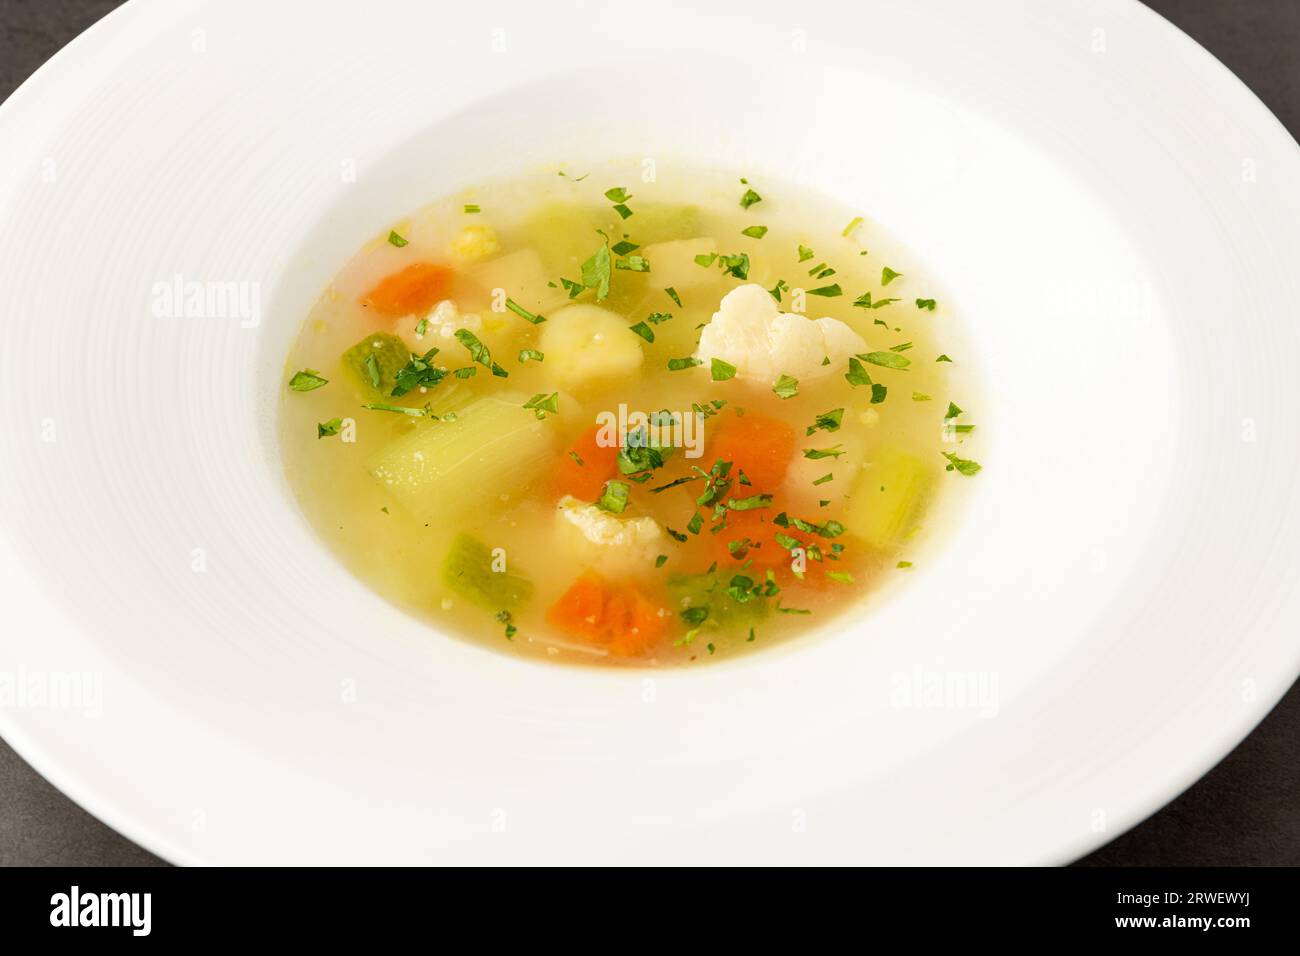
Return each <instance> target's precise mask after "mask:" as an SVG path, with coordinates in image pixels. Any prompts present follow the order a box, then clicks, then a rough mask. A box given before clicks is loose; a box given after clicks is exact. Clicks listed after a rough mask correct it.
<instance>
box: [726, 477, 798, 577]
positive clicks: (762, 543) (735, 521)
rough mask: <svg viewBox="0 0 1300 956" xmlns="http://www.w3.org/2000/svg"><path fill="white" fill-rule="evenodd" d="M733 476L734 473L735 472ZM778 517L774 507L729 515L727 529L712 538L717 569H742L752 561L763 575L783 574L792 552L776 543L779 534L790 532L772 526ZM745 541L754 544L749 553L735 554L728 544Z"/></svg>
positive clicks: (751, 545) (734, 512) (732, 512)
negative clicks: (739, 566) (776, 572)
mask: <svg viewBox="0 0 1300 956" xmlns="http://www.w3.org/2000/svg"><path fill="white" fill-rule="evenodd" d="M732 473H733V474H734V473H735V471H734V469H733V471H732ZM746 474H749V472H746ZM751 480H753V479H752V478H751ZM741 488H742V489H743V488H744V486H743V485H742V486H741ZM740 497H744V495H743V494H742V495H740ZM779 513H780V509H779V508H777V507H775V506H773V507H770V508H756V509H754V510H752V511H731V512H728V514H727V526H726V527H725V528H723V529H722V530H721V531H719V532H718V533H717V534H715V535H713V555H714V558H716V559H717V562H718V566H719V567H723V568H725V567H728V566H729V565H732V564H735V565H740V564H743V563H744V562H746V561H749V560H750V559H751V558H752V559H753V562H754V563H753V565H752V567H754V568H756V569H758V570H760V571H766V570H767V569H769V568H771V569H773V570H780V568H781V567H783V566H784V567H786V568H788V567H789V565H790V552H789V551H787V550H786V549H785V548H783V547H781V546H780V545H779V544H777V543H776V537H775V536H776V534H777V533H778V532H782V533H788V532H789V529H788V528H780V527H777V526H776V525H775V524H773V523H772V519H773V518H775V517H776V516H777V514H779ZM744 538H749V540H750V542H751V543H750V546H749V549H748V550H747V551H745V552H743V553H741V554H732V552H731V549H730V548H729V547H728V544H729V543H730V542H732V541H740V540H742V539H744Z"/></svg>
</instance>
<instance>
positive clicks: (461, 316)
mask: <svg viewBox="0 0 1300 956" xmlns="http://www.w3.org/2000/svg"><path fill="white" fill-rule="evenodd" d="M424 320H425V321H426V322H428V323H429V324H428V325H427V326H426V327H425V330H424V334H423V335H420V334H419V333H418V332H417V333H416V335H415V337H416V338H417V339H425V338H433V339H439V340H441V339H451V338H452V337H453V336H455V334H456V330H457V329H469V331H471V332H473V333H474V334H475V335H478V334H479V333H480V332H482V331H483V320H482V319H481V318H479V317H478V316H477V315H475V314H474V313H472V312H470V313H462V312H461V311H460V309H459V308H457V307H456V303H455V302H453V301H451V299H443V300H442V301H441V302H439V303H438V304H437V305H435V306H434V307H433V308H432V309H431V310H430V311H429V314H428V315H426V316H425V317H424ZM416 328H419V323H417V324H416Z"/></svg>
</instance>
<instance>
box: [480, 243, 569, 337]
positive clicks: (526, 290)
mask: <svg viewBox="0 0 1300 956" xmlns="http://www.w3.org/2000/svg"><path fill="white" fill-rule="evenodd" d="M592 235H593V237H594V236H595V233H592ZM467 274H468V276H469V278H470V280H471V281H472V282H474V283H475V284H476V285H478V286H480V287H481V288H483V289H484V290H485V291H487V292H488V293H491V292H492V291H493V290H494V289H501V290H503V291H504V293H505V295H506V296H508V297H509V298H510V299H511V300H512V301H514V302H515V303H517V304H518V305H520V306H522V307H523V308H524V309H526V310H527V311H529V312H533V313H537V314H541V315H545V316H547V317H548V318H549V316H550V313H551V312H552V310H554V309H558V308H561V307H562V306H564V305H566V304H567V303H568V301H569V296H568V293H566V292H565V291H564V289H563V288H559V287H558V286H557V287H556V288H552V287H551V286H550V285H549V283H550V282H551V281H552V280H553V279H554V276H551V275H548V274H547V272H546V269H545V268H544V267H543V266H542V258H541V256H539V255H538V254H537V252H536V251H535V250H533V249H520V250H519V251H518V252H511V253H507V254H506V255H504V256H497V257H496V258H495V259H489V260H488V261H486V262H481V263H478V264H477V265H474V266H472V267H471V268H470V269H469V270H468V272H467ZM507 318H509V319H512V320H513V321H514V322H515V323H517V324H519V325H523V324H524V323H523V320H522V319H516V318H515V317H514V316H513V315H511V316H507Z"/></svg>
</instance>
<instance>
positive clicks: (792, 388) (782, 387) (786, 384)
mask: <svg viewBox="0 0 1300 956" xmlns="http://www.w3.org/2000/svg"><path fill="white" fill-rule="evenodd" d="M772 391H773V392H775V393H776V397H777V398H794V397H795V396H796V395H798V394H799V380H798V379H797V378H792V377H791V376H789V375H784V374H783V375H782V376H781V377H780V378H778V379H777V380H776V383H775V384H774V385H773V386H772Z"/></svg>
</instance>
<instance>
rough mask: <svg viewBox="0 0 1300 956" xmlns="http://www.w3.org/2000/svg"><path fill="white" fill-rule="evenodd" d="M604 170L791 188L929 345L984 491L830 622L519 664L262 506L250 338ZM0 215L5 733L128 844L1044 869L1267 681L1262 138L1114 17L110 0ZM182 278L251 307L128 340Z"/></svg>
mask: <svg viewBox="0 0 1300 956" xmlns="http://www.w3.org/2000/svg"><path fill="white" fill-rule="evenodd" d="M620 156H626V157H634V158H637V157H655V158H658V159H659V160H660V161H663V162H671V161H672V160H673V158H675V157H680V158H685V159H689V160H691V161H693V162H696V163H704V164H707V165H710V166H720V167H723V168H731V169H735V170H737V171H739V172H741V173H743V174H746V175H749V176H751V177H769V178H773V179H781V180H786V181H794V182H797V183H800V184H806V185H808V186H812V187H814V188H817V189H820V190H821V191H823V192H827V193H830V194H832V195H834V196H835V197H837V198H838V199H840V200H842V201H843V202H845V203H847V204H850V205H853V206H854V207H856V208H859V209H861V210H862V212H863V213H864V214H865V215H867V216H869V217H871V218H872V219H874V220H876V221H878V222H880V223H881V224H882V225H884V226H885V227H886V228H887V229H888V230H890V231H892V232H893V234H894V235H896V236H898V237H899V238H900V239H901V240H902V241H903V242H905V243H906V244H908V245H909V246H910V247H911V248H912V249H913V250H915V252H916V253H917V254H918V255H919V257H920V258H921V259H922V260H923V261H924V262H926V263H927V264H928V266H929V267H930V268H931V269H932V271H933V275H934V276H935V277H936V278H937V279H938V280H939V281H941V282H942V283H943V285H944V287H945V288H946V289H947V290H949V294H950V296H951V300H952V304H953V305H954V306H955V307H956V308H957V309H958V310H959V313H960V315H961V316H962V317H963V321H964V324H965V327H966V330H967V333H968V337H969V343H968V345H967V349H968V353H967V354H968V355H969V356H970V358H971V359H972V360H973V361H975V362H976V363H977V364H978V365H979V367H980V368H981V371H982V375H983V378H984V386H985V387H984V391H985V396H986V397H985V402H986V405H987V407H984V408H981V409H979V410H978V411H979V416H978V417H979V422H980V426H981V430H982V431H983V432H984V433H985V436H986V438H985V441H986V445H985V449H986V450H985V452H984V454H983V459H982V460H983V461H984V464H985V469H984V472H983V473H981V474H980V475H979V476H978V477H977V478H976V479H974V480H975V481H977V482H978V488H977V490H976V492H975V494H974V497H973V501H972V505H971V508H970V509H969V513H968V514H967V515H966V516H965V517H964V518H963V520H962V522H961V524H960V527H959V528H958V529H957V531H956V532H955V533H954V534H953V536H952V540H951V541H950V542H949V543H948V544H947V546H946V547H945V548H944V549H942V550H941V551H939V552H937V553H936V554H935V555H934V557H933V559H932V561H930V562H928V563H929V565H930V566H927V567H920V566H918V567H917V568H916V570H915V574H914V578H913V580H912V582H911V584H910V585H909V586H908V587H907V588H904V589H900V590H898V591H897V592H896V593H894V594H893V595H892V596H891V597H890V598H889V599H888V600H887V601H884V602H880V603H879V605H878V606H876V607H875V608H873V609H871V610H870V611H869V613H864V614H863V615H862V616H861V619H860V620H859V621H857V622H856V623H855V624H854V625H853V626H852V627H847V628H844V629H842V630H841V631H840V632H838V633H835V634H832V635H826V636H822V637H820V638H809V639H807V640H803V641H796V642H792V643H788V644H786V645H785V646H783V647H781V648H780V649H778V650H773V651H771V652H768V653H761V654H755V655H753V656H751V657H749V658H747V659H743V660H741V661H738V662H735V663H730V664H716V665H713V666H709V667H707V668H701V669H699V670H698V671H690V670H683V671H673V672H665V673H657V672H656V673H651V672H624V671H619V672H614V671H591V670H580V669H566V668H559V667H546V666H541V665H538V664H533V663H528V662H524V661H518V660H513V659H510V658H509V657H507V656H505V655H501V654H496V653H492V652H490V651H487V650H484V649H481V648H479V647H476V646H473V645H469V644H466V643H464V642H461V641H458V640H453V639H449V638H447V637H446V636H445V635H441V634H438V633H436V632H433V631H430V630H429V629H428V628H427V627H426V626H424V625H423V624H421V623H419V622H416V621H414V620H412V619H410V618H408V617H406V616H405V615H403V614H402V613H400V612H399V611H397V610H395V609H394V608H392V607H391V606H389V605H387V604H385V603H384V602H383V601H382V600H380V599H379V598H377V597H376V596H375V595H374V594H373V593H371V592H370V591H369V590H368V589H367V588H366V587H364V586H363V585H362V584H360V583H359V582H358V581H356V580H355V579H353V578H352V577H351V576H350V575H349V574H348V573H347V572H345V571H344V570H343V569H342V568H341V567H340V566H339V565H338V564H337V563H336V562H335V561H334V559H333V558H332V557H331V556H329V555H328V554H327V553H326V551H325V550H324V549H323V548H322V547H321V545H320V544H319V543H318V542H317V540H316V539H315V537H314V535H313V533H312V532H311V530H310V529H309V528H308V527H306V526H305V524H304V522H303V520H302V519H301V517H300V516H299V513H298V511H297V509H296V507H295V505H294V503H293V501H292V500H291V498H290V496H289V494H288V491H287V488H286V485H285V482H284V480H283V478H282V475H281V473H280V464H279V458H278V451H277V449H276V446H275V443H274V430H273V425H274V421H273V417H274V416H273V412H274V404H275V400H276V398H277V395H278V389H279V388H280V387H281V378H280V374H279V372H280V369H281V361H282V356H283V354H284V350H285V348H286V346H287V344H288V342H289V340H290V338H291V337H292V336H293V334H294V332H295V330H296V329H297V326H298V323H299V322H300V321H301V319H302V317H303V316H304V314H305V312H306V310H307V308H308V306H309V305H310V303H311V302H312V301H313V299H314V298H315V297H316V295H317V294H318V293H319V291H320V290H321V288H322V287H323V286H324V284H325V283H326V281H327V280H328V279H329V277H330V276H331V275H332V274H333V273H334V272H335V270H336V269H337V268H338V267H339V266H340V265H341V264H342V263H343V262H344V261H345V260H346V258H347V256H348V255H349V254H350V253H351V252H352V251H353V250H354V249H355V248H356V247H358V246H359V245H360V244H361V242H362V241H364V240H365V239H366V238H367V237H369V236H370V235H372V234H374V233H375V232H377V231H378V230H379V229H381V228H384V227H385V226H386V225H387V224H388V223H390V222H391V221H393V220H395V219H397V218H398V217H400V216H401V215H402V214H404V213H406V212H408V211H410V210H412V209H414V208H416V207H417V206H419V205H421V204H422V203H424V202H426V201H428V200H430V199H432V198H435V197H437V196H438V195H440V194H442V193H445V192H447V191H449V190H451V189H453V188H456V187H460V186H463V185H468V184H471V183H473V182H475V181H481V180H483V179H485V178H489V177H493V176H496V175H504V174H508V173H510V172H512V171H514V170H518V169H523V168H526V167H528V166H530V165H533V164H536V163H542V162H565V163H569V164H571V165H572V167H573V168H575V169H577V168H579V167H581V166H582V164H583V163H584V162H588V161H594V160H597V159H607V158H610V157H620ZM0 209H3V215H2V216H0V277H2V278H3V281H0V315H3V323H0V363H3V375H2V376H0V409H2V410H3V417H2V418H0V422H3V428H2V430H0V581H2V582H3V587H4V593H5V601H4V603H5V608H6V612H7V613H6V615H5V627H4V628H3V632H2V633H0V654H2V655H3V656H2V657H0V669H3V670H6V671H8V672H9V673H10V675H11V677H13V678H14V679H13V680H11V681H10V685H11V687H13V686H17V684H15V681H17V682H18V683H21V684H22V686H23V687H25V688H27V689H28V691H30V692H26V691H25V692H24V693H22V694H17V695H15V694H14V693H11V694H10V696H9V698H6V699H5V700H6V704H7V705H6V706H0V732H2V733H3V735H4V736H5V738H6V739H7V740H9V741H10V742H11V743H12V744H13V745H14V746H15V747H16V748H17V749H18V750H19V752H20V753H22V754H23V756H25V757H26V758H27V759H28V760H30V761H31V762H32V763H33V764H34V765H35V766H36V767H37V769H39V770H40V771H41V772H42V773H44V774H45V775H46V776H47V777H49V778H50V779H51V780H52V781H53V782H54V783H55V784H56V785H58V786H59V787H60V788H61V789H63V790H64V791H65V792H66V793H68V794H69V795H70V796H72V797H73V798H74V799H76V800H77V801H79V802H80V803H82V805H83V806H85V807H87V808H88V809H89V810H90V811H91V812H93V813H95V814H96V815H98V816H99V817H101V818H102V819H104V820H105V821H106V822H108V823H109V824H111V825H112V826H115V827H117V828H118V829H119V830H121V831H122V832H124V833H125V834H126V835H128V836H130V837H131V838H133V839H135V840H137V841H139V842H141V843H142V844H144V845H145V846H146V847H148V848H149V849H151V850H153V851H155V852H157V853H159V854H161V855H162V856H164V857H166V858H168V859H170V860H173V861H176V862H190V863H200V862H202V863H233V862H241V863H269V862H305V863H316V862H336V863H352V862H385V863H395V862H435V863H489V862H512V863H519V862H543V861H544V862H571V863H572V862H643V863H667V862H674V863H687V862H692V863H693V862H715V863H716V862H726V863H739V862H750V861H764V862H817V863H832V862H833V863H850V862H852V863H886V862H891V863H892V862H906V863H919V862H950V863H973V862H985V863H1019V862H1063V861H1067V860H1069V859H1071V858H1073V857H1075V856H1077V855H1079V854H1081V853H1083V852H1085V851H1087V850H1088V849H1090V848H1092V847H1094V846H1096V845H1098V844H1100V843H1102V842H1104V841H1106V840H1108V839H1110V838H1111V837H1113V836H1114V835H1116V834H1117V833H1119V832H1121V831H1122V830H1124V829H1125V828H1127V827H1129V826H1131V825H1132V824H1133V823H1135V822H1137V821H1138V820H1139V819H1141V818H1142V817H1143V816H1145V815H1146V814H1148V813H1150V812H1151V811H1152V810H1154V809H1155V808H1156V807H1158V806H1159V805H1160V804H1161V803H1163V802H1164V801H1166V800H1168V799H1170V798H1171V797H1172V796H1173V795H1175V794H1176V793H1177V792H1178V791H1179V790H1180V789H1182V788H1183V787H1185V786H1187V785H1188V784H1189V783H1191V782H1192V781H1193V780H1194V779H1195V778H1196V777H1197V776H1198V775H1200V774H1201V773H1202V772H1204V771H1205V770H1206V769H1207V768H1208V767H1209V766H1210V765H1211V764H1213V763H1214V762H1215V761H1216V760H1217V759H1219V757H1221V756H1222V755H1223V754H1224V753H1225V752H1226V751H1227V750H1228V749H1229V748H1230V747H1231V746H1232V745H1233V744H1235V743H1236V742H1237V741H1238V740H1240V739H1241V737H1242V736H1243V735H1245V734H1246V733H1247V732H1248V731H1249V730H1250V728H1251V727H1253V726H1254V725H1255V723H1256V722H1258V721H1259V719H1260V718H1261V717H1262V716H1263V715H1264V714H1265V713H1266V712H1267V711H1268V709H1269V708H1270V707H1271V706H1272V705H1273V703H1274V702H1276V700H1277V699H1278V697H1279V696H1280V695H1281V694H1282V693H1283V691H1284V690H1285V689H1286V688H1287V687H1288V686H1289V684H1290V683H1291V682H1292V680H1294V678H1295V677H1296V674H1297V670H1298V669H1300V588H1297V587H1296V583H1297V582H1296V578H1297V560H1296V553H1297V544H1298V543H1300V501H1298V500H1297V492H1296V488H1297V483H1296V478H1297V457H1298V455H1300V444H1298V443H1297V442H1296V441H1295V438H1294V436H1295V435H1296V434H1297V430H1298V428H1300V402H1298V398H1300V393H1298V391H1297V386H1296V384H1295V383H1296V375H1295V369H1296V368H1298V367H1300V339H1298V338H1297V335H1296V333H1295V326H1294V323H1295V317H1296V316H1297V314H1300V286H1298V285H1297V280H1296V278H1295V270H1294V263H1295V261H1296V260H1297V256H1298V255H1300V150H1298V149H1297V146H1296V143H1295V142H1294V141H1293V140H1292V139H1291V138H1290V137H1289V136H1288V135H1287V134H1286V133H1285V132H1284V131H1283V129H1282V128H1281V127H1280V126H1279V124H1278V123H1277V122H1276V121H1275V120H1274V119H1273V118H1272V117H1271V116H1270V115H1269V113H1268V112H1267V111H1266V110H1265V109H1264V107H1263V106H1262V105H1261V104H1260V103H1259V102H1258V101H1257V100H1255V99H1254V97H1253V96H1252V95H1251V94H1250V93H1249V92H1248V91H1247V90H1246V89H1245V88H1244V87H1243V86H1241V84H1240V83H1239V82H1237V81H1236V80H1235V79H1234V78H1233V77H1232V76H1231V75H1230V74H1229V73H1227V71H1226V70H1224V68H1223V67H1222V66H1220V65H1219V64H1218V63H1217V62H1216V61H1214V60H1213V59H1212V58H1210V57H1209V56H1208V55H1207V54H1206V53H1205V52H1204V51H1203V50H1201V49H1200V48H1199V47H1197V46H1195V45H1194V44H1193V43H1192V42H1191V41H1190V40H1188V39H1187V38H1186V37H1185V36H1183V35H1182V34H1180V33H1178V32H1177V31H1176V30H1174V29H1172V28H1171V27H1170V26H1169V25H1168V24H1167V23H1165V22H1164V21H1162V20H1161V19H1160V18H1159V17H1157V16H1156V15H1154V14H1152V13H1151V12H1150V11H1149V10H1147V9H1146V8H1144V7H1142V6H1140V5H1139V4H1137V3H1136V2H1129V0H1101V2H1093V3H1072V4H1052V5H1047V4H1042V5H1039V4H1034V5H1027V4H1024V3H1020V2H1013V0H1003V2H992V3H990V2H985V3H980V4H971V3H966V2H960V0H952V2H939V0H931V2H920V3H902V2H894V3H890V2H874V3H871V2H869V3H861V4H856V5H853V6H848V5H844V4H840V3H831V2H827V0H812V2H806V3H802V4H800V5H798V7H795V8H792V7H791V6H790V5H789V4H787V3H780V2H776V0H752V2H750V3H748V4H746V6H745V7H744V9H743V11H738V10H735V9H731V8H720V7H719V8H711V7H700V6H699V5H697V4H688V3H684V2H683V3H678V2H664V3H658V4H655V5H654V6H653V7H652V8H648V9H646V10H639V9H638V10H637V11H635V12H630V11H629V9H628V8H624V7H619V6H617V5H611V4H603V3H590V4H588V3H569V4H565V5H564V8H563V9H557V8H556V7H555V6H554V5H553V4H552V5H538V4H527V3H521V2H516V0H501V2H496V3H475V4H470V5H466V6H449V5H442V4H439V5H432V4H426V3H418V2H414V0H412V2H395V0H385V2H374V3H369V4H365V5H364V6H360V5H356V4H351V3H344V2H314V3H307V2H305V0H304V2H282V3H276V4H266V3H254V2H252V0H222V2H220V3H201V2H179V0H166V2H163V0H134V2H132V3H129V4H128V5H127V6H126V7H124V8H122V9H121V10H119V11H118V12H116V13H114V14H112V15H110V16H109V17H108V18H107V19H106V20H104V21H103V22H101V23H100V24H99V25H97V26H96V27H95V28H93V29H92V30H91V31H90V32H89V33H87V34H86V35H84V36H83V37H81V38H80V39H79V40H77V41H76V42H75V43H74V44H72V45H71V46H70V47H69V48H68V49H66V50H65V51H64V52H62V53H61V54H59V55H58V56H57V57H55V59H54V60H52V61H51V62H50V63H49V64H47V65H46V66H45V67H44V68H42V69H41V70H40V71H39V72H38V73H37V75H36V76H35V77H33V78H32V79H31V80H30V81H28V83H27V84H25V85H24V86H23V88H22V89H21V90H19V92H18V93H16V94H15V95H14V96H13V97H12V98H11V99H10V100H9V101H8V102H7V103H6V104H5V105H4V107H3V109H0ZM176 276H180V277H182V280H183V281H190V280H197V281H205V282H235V283H246V284H247V285H245V286H244V287H243V289H244V291H246V292H250V293H256V294H257V296H258V297H259V298H258V305H259V308H258V310H257V315H256V318H257V321H256V322H254V321H252V318H253V316H252V313H251V312H250V313H248V314H247V315H242V316H241V315H240V314H238V310H233V311H232V310H227V312H226V314H227V317H225V318H207V319H165V318H158V317H156V316H155V314H154V304H155V303H156V301H157V297H158V295H159V294H160V288H161V286H159V284H160V283H161V284H163V285H166V284H167V283H171V282H174V281H175V278H174V277H176ZM241 318H244V319H248V321H241ZM954 480H956V479H954ZM76 675H88V676H87V677H86V679H85V680H86V682H85V683H84V684H71V683H69V682H68V681H69V680H70V678H71V677H74V676H76ZM96 687H98V688H99V690H100V693H97V692H96V691H95V688H96ZM2 688H3V684H0V689H2ZM76 688H82V691H83V694H82V696H81V697H78V696H77V694H76V693H74V691H75V690H76ZM42 689H44V691H45V693H46V695H47V696H46V697H45V698H44V699H43V701H42V699H41V697H40V695H39V693H38V692H40V691H41V690H42ZM967 691H969V692H970V694H967V693H966V692H967ZM972 695H973V696H972Z"/></svg>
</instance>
